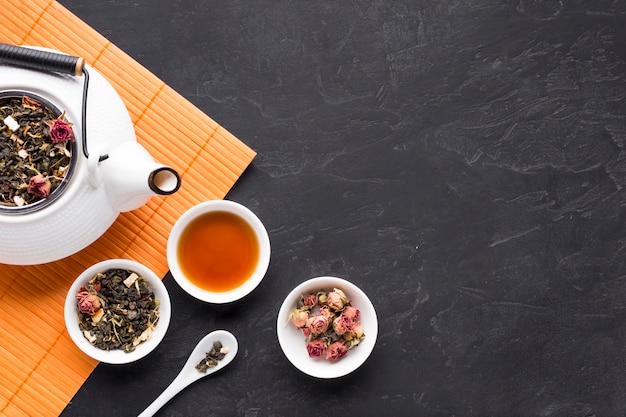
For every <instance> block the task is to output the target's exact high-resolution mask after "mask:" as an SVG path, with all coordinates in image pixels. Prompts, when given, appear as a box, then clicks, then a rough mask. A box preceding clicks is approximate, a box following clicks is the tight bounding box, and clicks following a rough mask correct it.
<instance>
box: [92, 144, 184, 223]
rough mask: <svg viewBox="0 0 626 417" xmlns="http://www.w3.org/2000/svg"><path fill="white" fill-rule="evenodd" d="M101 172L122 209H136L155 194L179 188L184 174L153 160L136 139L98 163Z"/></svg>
mask: <svg viewBox="0 0 626 417" xmlns="http://www.w3.org/2000/svg"><path fill="white" fill-rule="evenodd" d="M97 170H98V176H99V177H100V183H101V185H102V186H104V188H105V190H106V194H107V198H108V200H109V203H110V204H111V206H112V207H113V208H114V209H115V210H117V211H119V212H125V211H131V210H135V209H137V208H139V207H141V206H143V205H144V204H145V203H147V202H148V200H149V199H150V197H152V196H155V195H161V196H165V195H170V194H173V193H175V192H176V191H178V189H179V188H180V185H181V178H180V175H178V172H176V171H175V170H174V169H173V168H171V167H169V166H166V165H163V164H159V163H157V162H155V161H154V159H153V158H152V156H150V154H149V153H148V151H146V149H145V148H144V147H143V146H141V145H140V144H139V143H137V142H134V141H133V142H127V143H125V144H122V145H120V146H118V147H116V148H115V149H113V150H112V151H111V152H109V155H108V158H107V159H105V160H103V161H101V162H99V163H98V168H97Z"/></svg>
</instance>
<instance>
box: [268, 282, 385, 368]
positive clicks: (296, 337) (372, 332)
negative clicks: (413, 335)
mask: <svg viewBox="0 0 626 417" xmlns="http://www.w3.org/2000/svg"><path fill="white" fill-rule="evenodd" d="M276 331H277V336H278V342H279V344H280V347H281V349H282V350H283V353H284V354H285V356H286V357H287V359H288V360H289V361H290V362H291V363H292V364H293V365H294V366H295V367H296V368H297V369H299V370H300V371H302V372H304V373H305V374H308V375H310V376H313V377H316V378H337V377H341V376H344V375H347V374H349V373H351V372H352V371H354V370H356V369H357V368H358V367H360V366H361V365H362V364H363V363H364V362H365V361H366V360H367V358H368V357H369V356H370V354H371V353H372V350H373V349H374V345H375V344H376V338H377V336H378V319H377V317H376V310H375V309H374V305H373V304H372V302H371V301H370V299H369V298H368V297H367V295H366V294H365V293H364V292H363V291H362V290H361V289H360V288H359V287H357V286H356V285H354V284H353V283H351V282H349V281H346V280H345V279H341V278H337V277H317V278H312V279H310V280H308V281H305V282H303V283H302V284H300V285H298V286H297V287H295V288H294V289H293V290H292V291H291V292H290V293H289V295H287V297H286V298H285V301H284V302H283V304H282V306H281V308H280V311H279V312H278V319H277V325H276Z"/></svg>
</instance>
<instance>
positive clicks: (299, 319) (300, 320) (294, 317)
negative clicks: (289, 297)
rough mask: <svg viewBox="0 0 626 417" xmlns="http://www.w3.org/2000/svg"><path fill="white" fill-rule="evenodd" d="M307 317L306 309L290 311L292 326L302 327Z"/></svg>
mask: <svg viewBox="0 0 626 417" xmlns="http://www.w3.org/2000/svg"><path fill="white" fill-rule="evenodd" d="M308 319H309V312H308V311H307V310H300V309H296V310H294V311H293V312H292V313H291V322H292V323H293V325H294V326H296V327H298V328H302V327H304V326H306V322H307V320H308Z"/></svg>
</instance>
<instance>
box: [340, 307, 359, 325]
mask: <svg viewBox="0 0 626 417" xmlns="http://www.w3.org/2000/svg"><path fill="white" fill-rule="evenodd" d="M341 314H343V315H344V316H346V317H348V318H350V319H352V320H353V321H356V320H358V319H359V318H360V317H361V312H360V311H359V309H357V308H356V307H352V306H346V308H344V309H343V312H342V313H341Z"/></svg>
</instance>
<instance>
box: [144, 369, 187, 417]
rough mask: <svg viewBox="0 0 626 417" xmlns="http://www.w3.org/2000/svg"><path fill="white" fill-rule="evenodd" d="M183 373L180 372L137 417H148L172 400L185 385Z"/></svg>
mask: <svg viewBox="0 0 626 417" xmlns="http://www.w3.org/2000/svg"><path fill="white" fill-rule="evenodd" d="M183 372H184V369H183V371H181V372H180V373H179V374H178V376H177V377H176V378H174V380H173V381H172V383H171V384H170V385H168V387H167V388H165V390H164V391H163V392H162V393H161V395H159V396H158V397H157V398H156V399H155V400H154V401H153V402H152V404H150V405H149V406H148V408H146V409H145V410H143V411H142V412H141V414H139V416H137V417H150V416H153V415H154V414H155V413H156V412H157V411H159V410H160V409H161V407H163V406H164V405H165V404H166V403H167V402H168V401H169V400H171V399H172V398H174V396H175V395H176V394H178V393H179V392H180V391H182V389H183V388H185V386H187V384H185V383H184V378H183Z"/></svg>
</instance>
